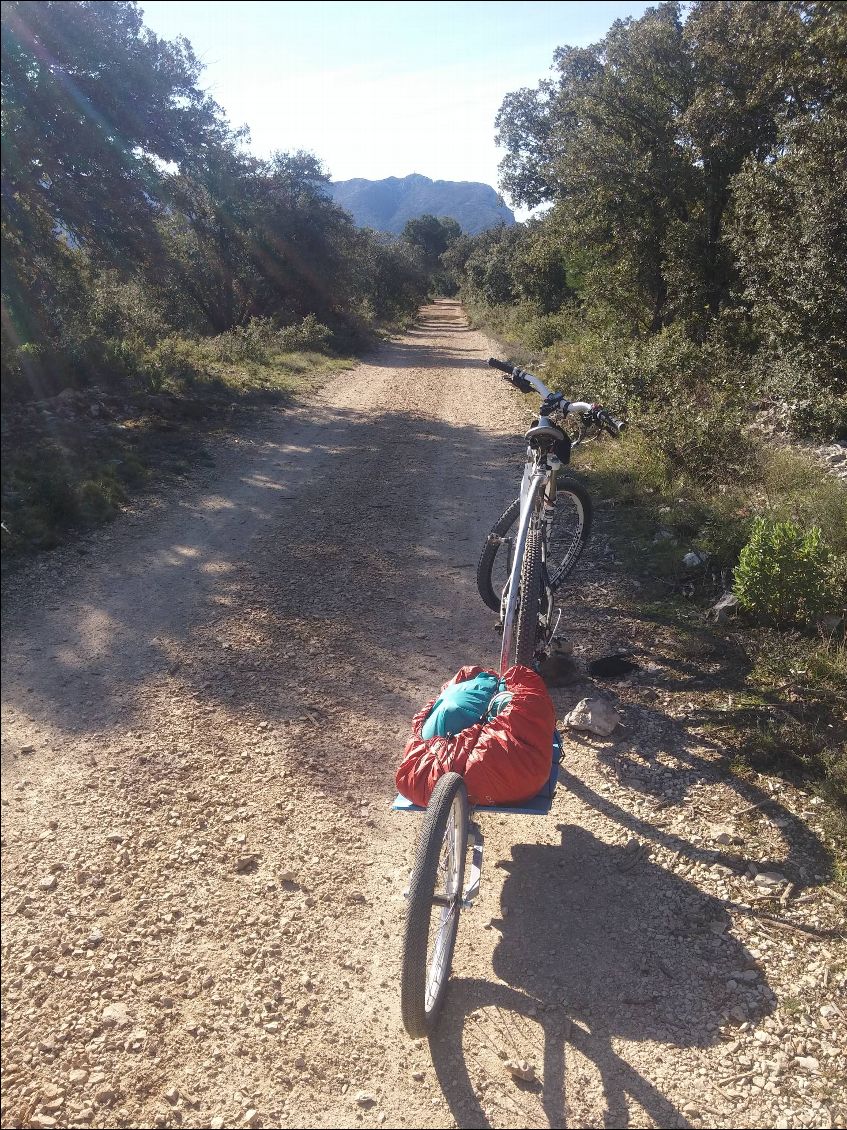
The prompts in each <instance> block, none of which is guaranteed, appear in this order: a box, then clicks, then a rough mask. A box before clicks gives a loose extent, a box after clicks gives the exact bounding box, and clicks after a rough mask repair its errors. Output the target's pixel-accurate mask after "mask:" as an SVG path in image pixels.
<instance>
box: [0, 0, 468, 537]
mask: <svg viewBox="0 0 847 1130" xmlns="http://www.w3.org/2000/svg"><path fill="white" fill-rule="evenodd" d="M2 19H3V23H2V98H3V117H2V129H3V138H2V140H3V146H2V175H3V195H2V313H3V320H2V373H0V383H1V384H2V396H3V438H4V460H3V487H2V490H3V507H2V517H3V528H2V537H3V553H4V557H7V556H16V555H20V554H25V553H28V552H30V551H32V550H34V549H43V548H48V547H52V546H54V545H56V544H58V543H59V542H60V541H61V540H63V539H64V538H65V537H66V536H67V534H68V531H70V530H73V529H77V528H79V527H80V526H85V525H88V524H92V523H96V522H98V521H102V520H104V519H106V518H108V517H110V516H112V515H114V514H115V513H116V512H117V510H118V509H119V507H120V506H121V505H122V504H123V502H124V500H125V499H126V497H127V495H128V494H129V493H131V492H132V491H133V490H135V489H137V486H138V485H139V484H140V483H141V482H143V481H145V480H149V478H150V476H153V477H155V476H156V475H157V474H158V473H159V471H161V470H162V469H163V467H164V466H165V465H167V464H169V463H171V462H176V463H177V464H180V463H185V461H186V460H188V461H190V459H191V458H192V456H191V452H192V451H194V450H195V448H197V447H198V445H199V446H202V445H201V444H200V441H199V436H198V435H196V434H195V433H197V432H198V430H202V428H199V426H198V425H197V421H198V420H200V419H204V420H207V421H208V420H210V419H214V418H217V419H218V420H220V413H221V411H223V412H227V411H230V410H231V409H232V407H233V405H234V404H242V403H250V402H251V401H252V400H253V399H254V398H255V397H256V395H258V394H265V395H286V394H290V393H291V392H292V391H294V390H296V389H298V388H303V387H304V385H305V384H307V383H308V382H309V381H311V380H313V379H315V378H316V377H321V376H324V377H325V376H326V374H327V373H328V372H331V371H333V370H334V369H336V368H339V367H342V366H343V365H345V364H349V359H350V358H351V357H352V356H354V355H355V354H357V353H359V352H361V351H362V350H363V349H364V348H366V347H367V346H368V344H369V343H370V342H372V341H373V340H374V338H375V337H378V336H379V335H381V334H384V333H385V332H389V331H391V330H393V329H395V328H397V327H399V326H402V325H403V324H405V323H406V322H407V321H408V320H409V319H410V318H411V317H412V316H413V315H414V313H415V311H416V310H417V308H418V306H419V305H420V303H421V301H422V300H423V299H424V298H425V297H426V295H427V293H428V292H429V290H430V287H431V285H432V274H433V271H434V270H440V263H439V261H438V253H439V252H441V251H443V250H444V249H445V248H446V247H447V245H448V243H449V242H450V240H452V239H454V238H455V237H456V235H457V234H458V227H457V225H455V224H454V223H453V222H452V221H442V220H438V219H436V218H434V217H426V218H425V220H426V223H424V222H422V221H415V225H414V226H411V227H409V228H408V229H407V231H406V232H404V233H403V234H402V235H401V236H400V237H391V236H386V235H384V234H382V233H378V232H374V231H369V230H362V229H358V228H356V227H355V226H354V224H353V221H352V219H351V217H350V216H349V215H348V214H347V213H346V212H344V211H342V210H341V209H340V208H338V207H336V206H335V205H334V204H333V203H332V200H331V199H330V196H329V195H328V192H327V187H326V186H327V184H328V180H329V176H328V174H327V172H326V171H325V170H324V169H323V167H322V166H321V164H320V161H319V160H318V159H317V158H316V157H314V156H313V155H312V154H309V153H303V152H297V153H285V152H280V153H277V154H275V155H274V156H273V157H271V158H270V159H269V160H258V159H257V158H254V157H252V156H251V155H250V154H249V152H248V150H247V148H246V144H245V143H246V141H247V136H246V134H245V132H244V131H243V130H237V129H234V128H233V127H232V126H231V124H230V123H229V122H228V121H227V119H226V117H225V116H224V114H223V112H222V110H221V109H220V107H219V106H217V105H216V104H215V102H214V101H213V100H212V99H211V98H210V97H209V96H208V95H207V94H205V93H204V92H203V90H202V89H201V87H200V85H199V80H200V76H201V71H202V66H201V64H200V63H199V61H198V60H197V58H196V57H195V55H194V54H193V52H192V50H191V47H190V45H189V44H188V42H187V41H186V40H176V41H174V42H166V41H164V40H161V39H159V38H158V37H157V36H155V35H154V34H153V33H152V32H151V31H149V29H147V28H145V27H144V24H143V22H142V12H141V9H140V8H139V7H138V5H137V4H135V3H129V2H125V0H116V2H110V3H108V4H102V3H92V2H87V0H84V2H78V0H61V2H45V3H42V2H30V0H10V2H9V3H4V4H3V14H2ZM451 225H452V226H451ZM454 229H456V230H454ZM433 241H434V242H433ZM433 248H435V255H434V256H433ZM216 413H217V417H216ZM174 418H179V419H180V420H181V421H182V423H183V425H184V426H182V427H180V428H178V429H176V432H178V433H179V434H178V435H177V434H175V431H174V424H173V421H174ZM189 419H193V420H194V421H195V425H194V426H193V427H189V426H188V425H187V421H188V420H189ZM204 426H205V425H204ZM139 436H142V437H144V438H142V439H139ZM148 440H149V442H148ZM180 446H183V447H184V449H185V450H184V451H183V453H182V456H180V454H179V448H180ZM170 448H174V452H173V458H171V457H170V456H167V457H166V456H165V454H164V453H165V452H167V451H169V450H170Z"/></svg>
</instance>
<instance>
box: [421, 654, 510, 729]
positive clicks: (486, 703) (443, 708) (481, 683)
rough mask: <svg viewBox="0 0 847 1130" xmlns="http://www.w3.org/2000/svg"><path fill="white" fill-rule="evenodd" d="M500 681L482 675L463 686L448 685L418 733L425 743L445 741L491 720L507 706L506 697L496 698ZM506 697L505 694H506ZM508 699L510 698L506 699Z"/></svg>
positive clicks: (492, 676)
mask: <svg viewBox="0 0 847 1130" xmlns="http://www.w3.org/2000/svg"><path fill="white" fill-rule="evenodd" d="M498 689H500V680H499V679H498V678H497V676H496V675H489V674H488V673H487V672H485V671H483V672H482V673H481V674H479V675H476V676H475V677H474V678H473V679H466V680H465V682H463V683H450V684H449V685H448V686H447V687H445V689H444V690H443V691H442V692H441V694H440V695H439V696H438V698H437V699H436V700H435V705H434V706H433V708H432V710H431V711H430V712H429V715H428V716H427V719H426V721H425V722H424V724H423V728H422V730H421V737H422V738H423V739H424V741H429V740H430V738H434V737H439V738H446V737H448V736H449V735H450V734H458V733H461V731H462V730H465V729H467V727H468V726H473V725H474V724H475V723H476V722H481V721H482V719H483V718H486V717H491V716H493V714H496V713H497V712H498V711H499V710H502V709H503V707H504V706H505V705H506V701H507V700H506V696H505V695H503V694H500V695H497V691H498ZM507 693H508V692H507ZM495 695H497V702H496V703H495V704H494V706H495V709H494V711H493V714H489V707H490V706H491V705H492V699H494V697H495ZM508 697H509V698H511V695H510V694H509V696H508Z"/></svg>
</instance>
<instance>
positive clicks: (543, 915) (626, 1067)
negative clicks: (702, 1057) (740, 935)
mask: <svg viewBox="0 0 847 1130" xmlns="http://www.w3.org/2000/svg"><path fill="white" fill-rule="evenodd" d="M560 827H561V830H562V843H561V845H553V844H532V845H530V844H521V845H516V846H515V847H514V848H513V849H512V856H513V859H512V861H511V862H510V863H509V864H507V865H506V870H507V873H508V874H507V878H506V881H505V883H504V886H503V891H502V895H501V906H502V909H503V917H502V918H501V919H500V920H497V921H495V922H494V923H493V925H495V927H496V928H497V929H498V930H499V931H500V932H501V937H500V939H499V941H498V943H497V946H496V948H495V951H494V972H495V974H496V975H497V977H498V978H499V980H500V983H495V982H491V981H484V980H480V979H475V978H462V977H455V978H454V979H453V980H452V981H451V984H450V989H449V995H448V998H447V1003H446V1006H445V1012H444V1015H443V1017H442V1020H441V1023H440V1027H439V1029H438V1030H437V1032H436V1033H435V1035H434V1036H433V1037H432V1038H431V1040H430V1048H431V1053H432V1059H433V1063H434V1065H435V1071H436V1075H437V1077H438V1080H439V1083H440V1085H441V1088H442V1091H443V1093H444V1095H445V1098H446V1099H447V1101H448V1103H449V1105H450V1108H451V1111H452V1112H453V1114H454V1116H455V1118H456V1121H457V1123H458V1125H460V1126H462V1127H477V1126H479V1127H489V1126H496V1125H499V1124H500V1122H499V1119H498V1111H500V1110H503V1111H506V1112H508V1113H509V1117H510V1118H511V1120H512V1121H511V1122H510V1124H514V1118H515V1117H516V1116H517V1117H519V1118H521V1120H522V1124H523V1125H526V1126H530V1125H537V1126H563V1127H564V1126H586V1125H596V1124H597V1109H598V1107H599V1108H601V1109H603V1108H605V1110H604V1113H603V1115H602V1123H601V1124H602V1125H603V1126H608V1127H618V1128H623V1127H626V1126H628V1125H629V1124H630V1120H631V1118H632V1115H633V1107H641V1108H642V1109H643V1110H644V1112H646V1114H647V1115H648V1116H649V1117H650V1118H651V1119H652V1120H653V1122H654V1123H655V1124H656V1125H659V1126H665V1127H670V1126H680V1127H684V1126H688V1125H690V1123H689V1122H688V1121H687V1119H686V1118H685V1116H684V1115H683V1114H682V1112H681V1111H680V1110H679V1109H678V1108H677V1106H676V1105H675V1104H674V1102H673V1101H672V1100H671V1099H670V1098H668V1097H667V1096H666V1095H665V1094H663V1093H662V1090H661V1089H660V1087H659V1086H658V1085H656V1084H655V1083H653V1082H651V1081H650V1079H648V1078H646V1077H645V1075H643V1074H642V1073H641V1072H640V1070H638V1069H637V1068H636V1067H635V1066H633V1065H632V1064H630V1063H628V1062H627V1060H626V1059H625V1058H624V1057H623V1055H622V1054H619V1052H618V1051H616V1049H615V1046H614V1043H613V1041H620V1040H626V1041H630V1042H632V1044H633V1045H643V1043H644V1042H645V1041H649V1042H651V1043H652V1044H653V1046H654V1054H653V1057H652V1060H651V1062H652V1061H654V1060H655V1061H657V1062H658V1061H659V1060H660V1059H661V1057H662V1053H663V1051H664V1050H666V1049H667V1051H668V1052H670V1054H671V1056H672V1057H673V1058H674V1059H678V1057H679V1055H680V1053H681V1052H682V1051H684V1049H687V1048H696V1047H707V1046H710V1045H713V1044H715V1043H717V1042H718V1041H719V1038H720V1037H719V1027H720V1024H721V1023H722V1022H723V1021H724V1020H725V1019H726V1017H727V1015H728V1013H729V1012H730V1010H731V1009H732V1008H733V1007H735V1008H738V1007H740V1008H741V1009H742V1010H743V1011H744V1013H745V1015H746V1016H747V1017H748V1018H751V1019H752V1018H758V1017H761V1016H763V1015H766V1014H768V1013H769V1012H771V1011H772V1010H773V1008H774V1005H775V1000H774V997H773V994H772V993H771V991H770V989H769V988H768V986H767V984H766V983H764V981H763V980H762V975H761V970H760V968H759V966H758V965H757V964H756V962H755V961H754V960H753V958H752V956H751V955H750V953H749V952H748V951H747V950H746V949H745V947H744V946H743V945H742V944H741V943H740V942H738V941H737V940H735V939H734V938H733V937H732V936H731V935H729V934H728V933H727V930H726V928H727V926H728V925H729V924H730V918H729V915H728V914H727V911H726V909H725V907H724V906H723V904H722V903H721V901H720V900H719V899H717V898H714V897H712V896H709V895H704V894H703V893H702V892H701V891H700V890H698V889H697V888H696V887H694V886H693V885H692V884H690V883H688V882H686V881H685V880H682V879H680V878H678V877H677V876H675V875H673V874H672V873H670V872H668V871H666V870H665V869H664V868H662V867H659V866H657V865H655V864H653V863H651V862H649V860H644V859H642V860H635V861H634V860H633V856H632V854H631V853H630V852H628V851H627V850H626V849H625V848H622V847H614V846H611V845H608V844H605V843H603V842H602V841H600V840H598V839H596V838H595V837H594V836H593V835H592V834H591V833H590V832H588V831H586V830H584V829H582V828H579V827H577V826H573V825H564V826H560ZM469 927H470V924H466V926H465V928H464V930H463V931H462V942H464V944H467V943H468V930H469ZM740 972H743V973H745V974H746V976H745V977H744V978H741V977H740ZM733 973H734V974H736V977H738V978H739V979H738V980H737V981H736V980H735V979H734V978H733V977H732V974H733ZM729 982H732V984H733V985H735V988H728V987H727V986H728V983H729ZM507 1060H511V1061H521V1060H525V1061H528V1062H529V1063H530V1064H533V1066H534V1069H535V1074H536V1077H537V1082H536V1083H535V1084H533V1083H532V1082H521V1081H519V1080H518V1081H516V1080H514V1079H512V1078H511V1076H510V1074H509V1072H508V1069H507V1068H506V1066H505V1062H506V1061H507ZM568 1083H570V1084H571V1087H570V1091H569V1087H568ZM575 1083H578V1086H574V1084H575Z"/></svg>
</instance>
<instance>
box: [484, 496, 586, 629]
mask: <svg viewBox="0 0 847 1130" xmlns="http://www.w3.org/2000/svg"><path fill="white" fill-rule="evenodd" d="M520 510H521V504H520V499H517V498H516V499H515V501H514V502H513V503H512V504H511V506H509V507H508V509H507V510H505V511H504V512H503V514H502V515H501V516H500V518H499V519H498V520H497V522H496V523H495V525H494V527H493V528H492V530H491V533H490V534H489V535H488V537H487V538H486V540H485V545H484V546H483V547H482V553H481V554H480V557H479V563H478V564H477V567H476V587H477V589H478V590H479V595H480V596H481V597H482V599H483V601H484V602H485V604H487V605H488V607H489V608H490V609H491V611H492V612H499V611H500V598H501V596H502V593H503V585H504V584H505V582H506V580H507V579H508V576H509V573H510V571H511V565H512V561H511V554H510V553H509V552H508V550H505V551H504V550H503V545H504V544H508V543H503V542H501V541H500V540H499V539H501V538H508V534H509V531H510V530H512V528H513V527H514V533H515V534H517V523H518V519H519V518H520ZM593 517H594V509H593V507H592V505H591V496H590V495H589V493H588V491H587V490H586V489H585V487H584V486H583V485H582V483H580V482H579V481H578V480H577V479H573V478H560V479H559V481H558V483H557V486H556V507H555V510H554V514H553V520H552V523H551V526H550V529H549V530H548V534H547V571H548V573H549V575H550V588H551V589H552V590H553V592H555V591H556V590H557V589H558V588H559V586H560V585H561V583H562V581H564V579H565V577H567V576H568V574H569V573H571V572H572V570H573V568H574V566H575V565H576V563H577V561H578V560H579V558H580V556H581V554H582V551H583V549H585V547H586V545H587V544H588V542H589V540H590V538H591V526H592V521H593ZM508 548H509V550H510V549H511V545H509V547H508ZM501 553H505V556H504V557H502V558H500V557H499V556H498V555H499V554H501ZM495 574H497V575H496V576H495Z"/></svg>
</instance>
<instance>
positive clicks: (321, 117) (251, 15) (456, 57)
mask: <svg viewBox="0 0 847 1130" xmlns="http://www.w3.org/2000/svg"><path fill="white" fill-rule="evenodd" d="M648 6H649V5H648V4H643V3H638V4H632V3H604V2H597V3H561V2H559V3H553V2H540V3H535V2H522V3H512V2H502V3H496V2H495V3H484V2H474V3H461V2H460V3H456V2H449V3H410V2H408V0H407V2H403V3H320V2H315V0H310V2H307V3H300V2H297V3H275V2H273V0H261V2H258V3H253V2H251V0H241V2H235V0H212V2H209V0H206V2H204V3H197V2H196V0H186V2H182V0H150V2H147V3H145V2H144V0H141V7H142V9H143V11H144V19H145V23H146V24H147V26H148V27H150V28H152V30H153V31H155V32H156V34H157V35H161V36H163V37H164V38H166V39H172V38H174V37H176V36H178V35H184V36H185V37H186V38H187V39H188V40H189V41H190V42H191V44H192V46H193V47H194V50H195V51H196V53H197V55H198V56H199V57H200V59H202V61H203V62H204V63H205V64H206V67H207V70H206V72H205V76H204V83H205V85H206V87H207V88H208V89H209V91H210V92H211V93H212V94H213V95H214V97H215V98H216V99H217V101H218V102H219V103H220V104H221V105H222V106H223V108H224V109H225V110H226V112H227V115H228V116H229V118H230V120H231V121H232V122H233V124H236V125H242V124H244V125H247V126H248V127H249V129H250V133H251V137H252V141H251V148H252V149H253V150H254V151H255V152H256V153H257V154H259V155H261V156H265V155H267V154H269V153H271V152H272V151H274V150H276V149H283V150H292V149H308V150H311V151H312V152H314V153H316V154H317V156H318V157H320V158H321V160H322V161H323V162H324V164H325V165H326V167H327V168H328V170H329V172H330V173H331V175H332V177H333V179H335V180H347V179H348V178H350V177H368V178H370V179H379V178H382V177H386V176H405V175H406V174H408V173H413V172H416V173H423V174H425V175H426V176H429V177H433V178H434V179H445V180H477V181H484V182H485V183H487V184H492V185H495V186H496V184H497V165H498V162H499V160H500V158H501V156H502V153H500V152H498V150H497V148H496V146H495V144H494V117H495V114H496V113H497V110H498V109H499V107H500V103H501V102H502V100H503V97H504V95H506V94H507V93H509V91H512V90H517V89H519V88H520V87H522V86H535V85H536V83H537V82H538V81H539V80H540V79H541V78H543V77H544V76H545V75H546V74H547V73H548V71H549V67H550V64H551V62H552V58H553V51H554V49H555V48H556V47H557V46H560V45H563V44H571V45H574V46H580V45H584V44H587V43H593V42H595V41H596V40H598V39H601V38H602V37H603V35H604V34H605V33H606V31H607V30H608V28H609V27H610V25H611V24H612V22H613V21H614V20H615V19H619V18H624V17H626V16H639V15H641V13H642V12H644V10H645V9H646V8H647V7H648Z"/></svg>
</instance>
